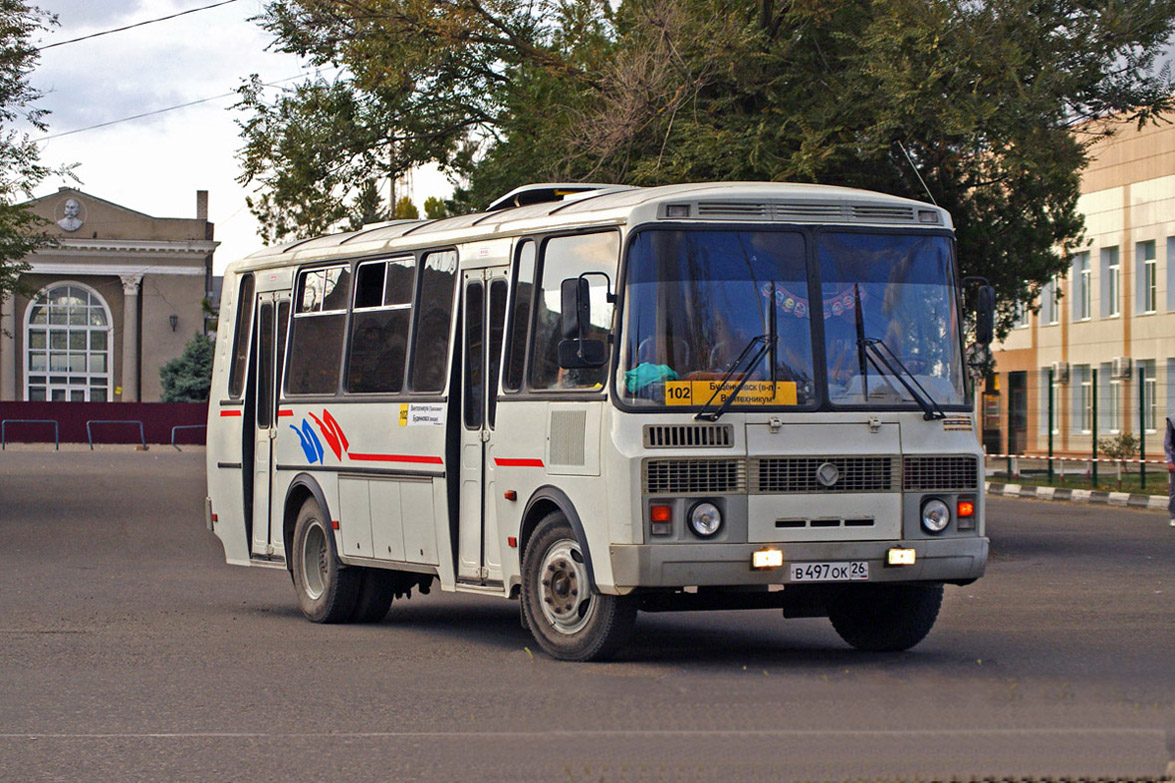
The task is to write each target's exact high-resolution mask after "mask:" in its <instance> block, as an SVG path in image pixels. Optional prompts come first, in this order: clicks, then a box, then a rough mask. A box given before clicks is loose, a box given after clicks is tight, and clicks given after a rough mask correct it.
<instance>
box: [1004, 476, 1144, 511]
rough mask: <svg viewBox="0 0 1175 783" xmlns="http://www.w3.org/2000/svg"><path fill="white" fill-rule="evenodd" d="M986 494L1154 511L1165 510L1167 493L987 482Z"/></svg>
mask: <svg viewBox="0 0 1175 783" xmlns="http://www.w3.org/2000/svg"><path fill="white" fill-rule="evenodd" d="M987 494H989V495H1001V496H1003V497H1018V498H1039V499H1040V500H1067V501H1069V502H1072V503H1104V504H1106V505H1110V506H1130V507H1131V508H1146V509H1153V510H1156V511H1163V512H1166V511H1167V495H1166V493H1164V494H1162V495H1143V494H1141V493H1138V492H1106V491H1104V490H1092V489H1070V488H1069V487H1038V486H1036V485H1035V484H1000V483H996V482H994V481H989V482H987Z"/></svg>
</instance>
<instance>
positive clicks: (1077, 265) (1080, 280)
mask: <svg viewBox="0 0 1175 783" xmlns="http://www.w3.org/2000/svg"><path fill="white" fill-rule="evenodd" d="M1091 282H1092V275H1091V274H1090V270H1089V253H1078V254H1077V255H1075V256H1074V257H1073V319H1074V320H1076V321H1088V320H1089V318H1090V316H1091V315H1092V313H1091V312H1090V283H1091Z"/></svg>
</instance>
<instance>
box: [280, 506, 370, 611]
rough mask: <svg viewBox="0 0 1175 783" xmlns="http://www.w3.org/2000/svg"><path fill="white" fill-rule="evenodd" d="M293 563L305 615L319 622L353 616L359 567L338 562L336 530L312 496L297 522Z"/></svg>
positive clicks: (296, 591)
mask: <svg viewBox="0 0 1175 783" xmlns="http://www.w3.org/2000/svg"><path fill="white" fill-rule="evenodd" d="M291 566H292V568H293V576H294V592H295V593H296V594H297V596H298V606H299V608H300V609H301V610H302V614H304V615H306V619H308V620H312V621H314V622H316V623H345V622H347V621H349V620H350V619H351V616H352V614H353V613H354V611H355V603H356V600H357V598H358V594H359V581H360V571H359V570H358V569H355V568H347V567H346V566H344V565H343V564H342V563H340V562H339V553H338V551H337V550H336V549H335V535H334V532H333V531H332V530H331V526H330V523H329V522H327V521H325V520H324V519H323V513H322V510H321V509H320V508H319V507H318V503H317V502H315V500H314V499H313V498H310V499H309V500H307V501H306V502H305V503H303V504H302V510H301V511H299V512H298V521H297V522H296V523H295V524H294V551H293V553H292V560H291Z"/></svg>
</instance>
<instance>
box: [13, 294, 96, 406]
mask: <svg viewBox="0 0 1175 783" xmlns="http://www.w3.org/2000/svg"><path fill="white" fill-rule="evenodd" d="M110 334H111V329H110V308H109V307H107V306H106V302H105V300H103V299H102V297H101V296H99V295H98V292H97V291H95V290H94V289H92V288H90V287H89V286H86V285H82V284H81V283H61V284H58V285H56V286H54V287H52V288H47V289H45V290H43V291H41V292H40V293H38V294H37V295H36V296H35V297H33V301H32V303H31V304H30V305H29V309H28V312H27V313H26V325H25V346H26V347H27V353H26V358H27V362H26V365H25V379H26V383H25V399H27V400H32V401H45V400H48V401H51V402H106V401H108V400H109V399H110Z"/></svg>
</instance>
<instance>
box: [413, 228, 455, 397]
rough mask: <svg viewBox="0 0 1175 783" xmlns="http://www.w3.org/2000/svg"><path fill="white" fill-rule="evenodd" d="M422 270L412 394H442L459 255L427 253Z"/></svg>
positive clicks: (446, 367) (446, 372)
mask: <svg viewBox="0 0 1175 783" xmlns="http://www.w3.org/2000/svg"><path fill="white" fill-rule="evenodd" d="M420 270H421V272H420V296H419V298H418V299H417V305H416V331H415V332H414V334H413V337H412V359H411V369H410V370H409V372H410V377H411V379H412V390H413V391H418V392H421V391H423V392H439V391H443V390H444V388H445V379H446V378H447V377H448V375H449V372H448V367H449V331H450V327H451V326H452V323H453V294H454V292H455V291H456V285H457V252H456V251H455V250H443V251H440V252H435V253H427V254H425V256H424V258H423V260H422V262H421V264H420Z"/></svg>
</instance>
